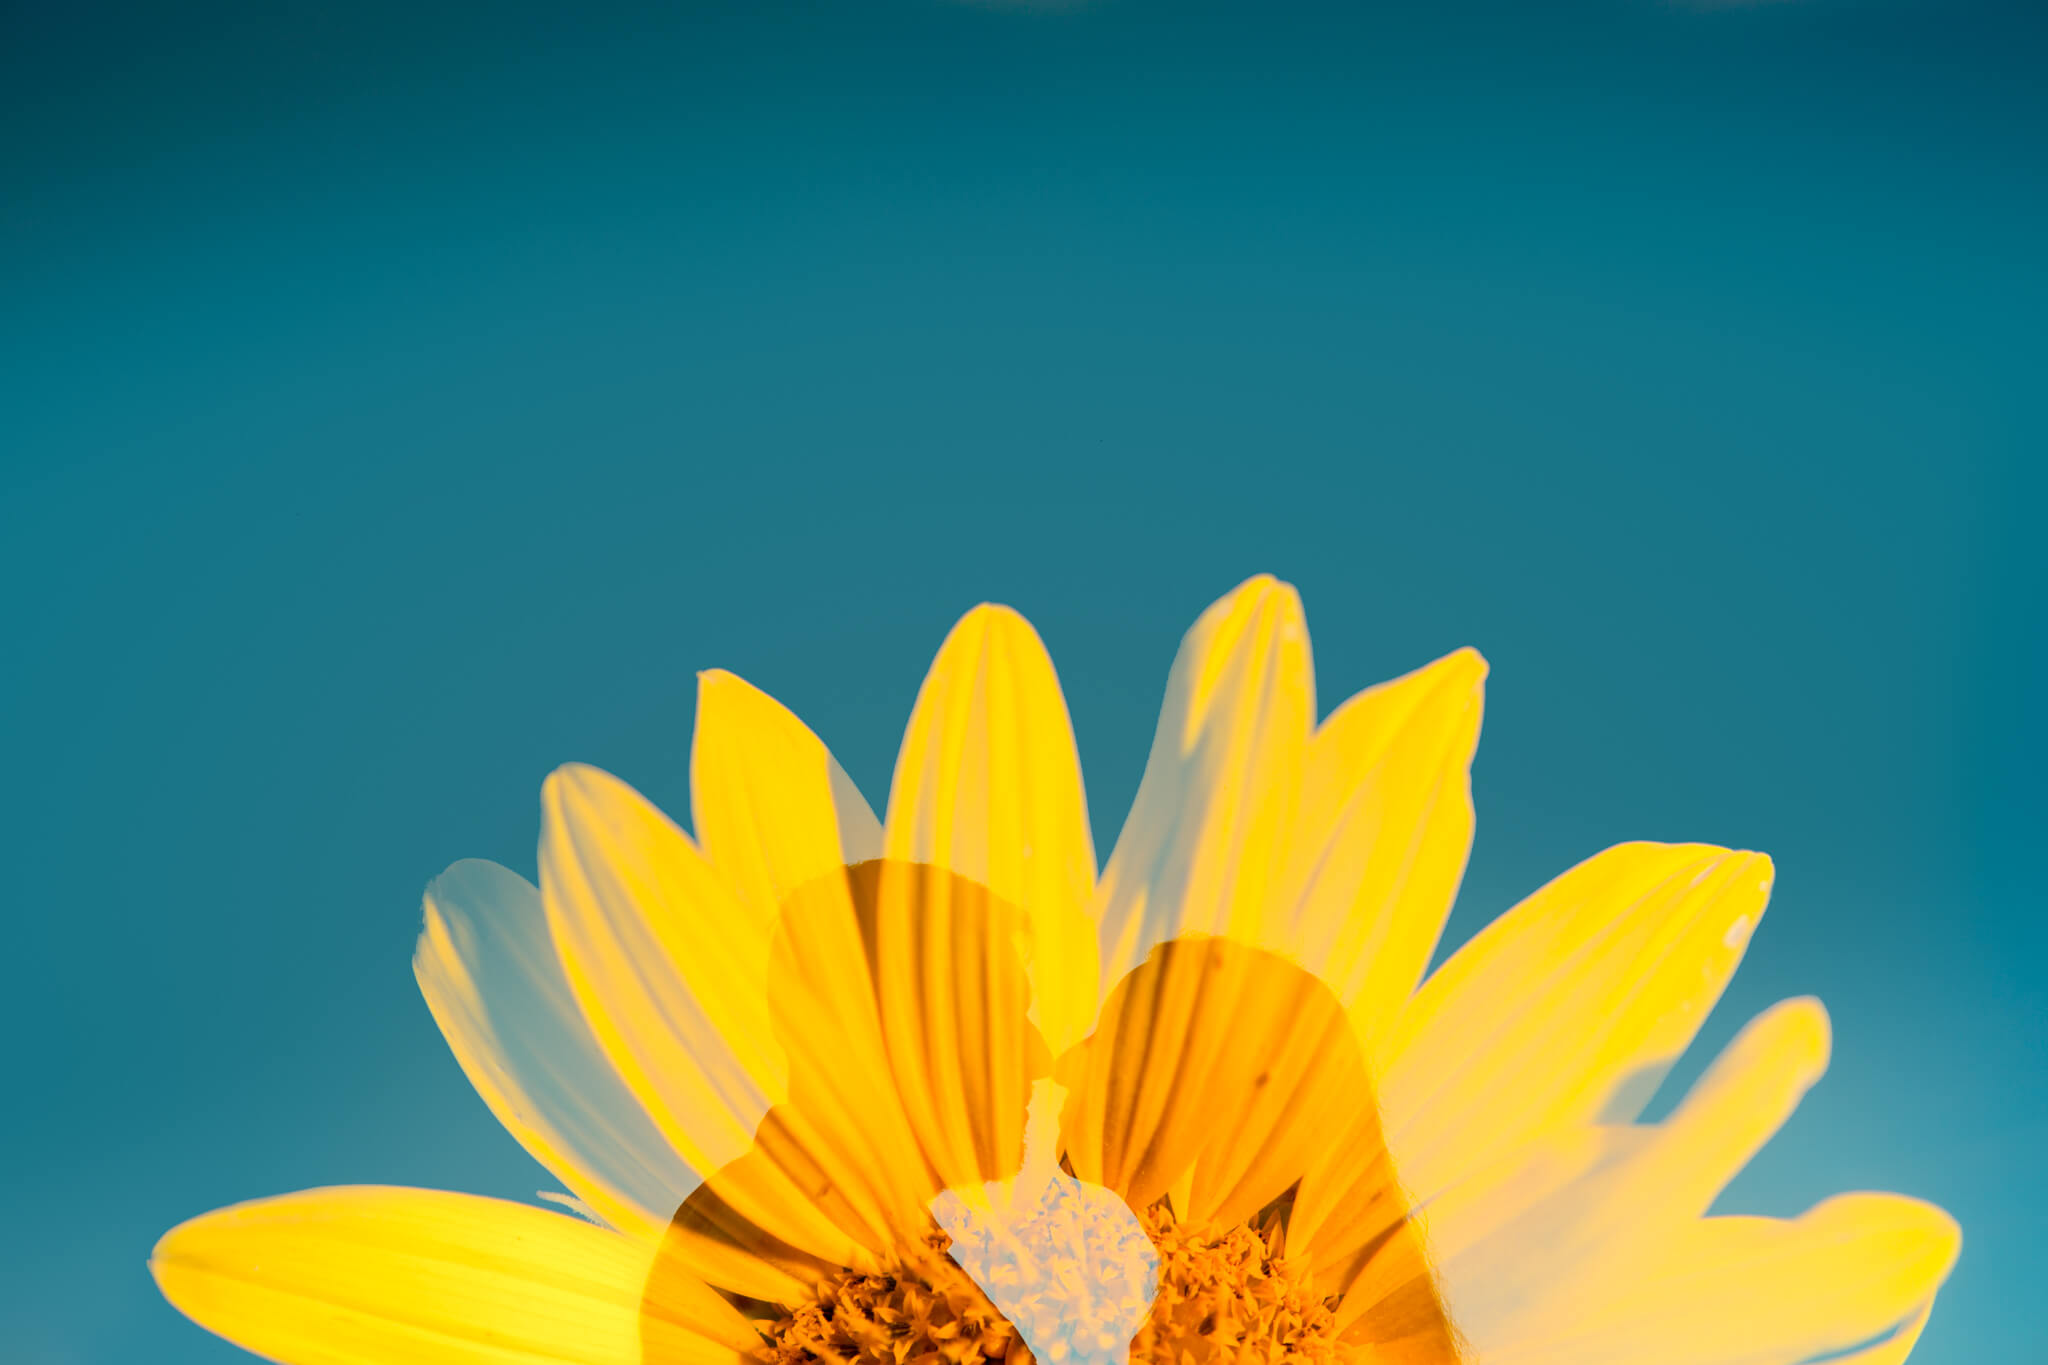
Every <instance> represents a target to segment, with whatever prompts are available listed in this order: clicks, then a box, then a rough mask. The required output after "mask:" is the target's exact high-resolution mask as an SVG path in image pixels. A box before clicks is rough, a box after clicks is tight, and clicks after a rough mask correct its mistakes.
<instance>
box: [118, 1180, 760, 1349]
mask: <svg viewBox="0 0 2048 1365" xmlns="http://www.w3.org/2000/svg"><path fill="white" fill-rule="evenodd" d="M647 1267H648V1250H647V1248H646V1247H644V1246H643V1245H640V1244H638V1243H635V1242H633V1241H631V1240H629V1239H627V1238H624V1237H621V1236H618V1235H617V1234H615V1233H611V1232H607V1231H605V1230H604V1229H602V1228H598V1227H594V1226H592V1225H590V1224H588V1223H584V1222H582V1221H580V1220H578V1219H574V1218H569V1217H566V1216H563V1215H561V1214H555V1213H547V1212H544V1211H542V1210H540V1209H535V1208H529V1207H527V1206H525V1205H523V1204H512V1203H507V1202H505V1201H503V1200H497V1199H482V1198H477V1197H475V1196H473V1195H463V1194H447V1193H443V1192H441V1191H438V1190H406V1189H390V1188H382V1187H374V1186H358V1187H348V1188H339V1189H327V1190H309V1191H306V1192H305V1193H302V1194H292V1195H285V1196H283V1197H281V1198H277V1199H264V1200H258V1201H256V1202H254V1203H248V1204H238V1205H235V1206H233V1207H231V1208H226V1209H221V1210H219V1211H218V1212H215V1213H209V1214H206V1215H204V1216H202V1217H199V1218H195V1219H193V1220H192V1221H190V1222H188V1223H184V1224H181V1225H180V1226H178V1227H177V1228H174V1229H172V1230H171V1231H170V1232H169V1233H167V1234H166V1235H165V1236H164V1238H163V1240H162V1241H160V1242H158V1243H157V1247H156V1251H155V1253H154V1255H153V1256H152V1257H151V1259H150V1270H151V1272H152V1273H153V1274H154V1275H155V1276H156V1281H157V1285H158V1287H159V1288H161V1289H162V1290H163V1293H164V1296H165V1297H166V1298H168V1299H169V1300H170V1301H171V1302H172V1303H173V1304H174V1305H176V1306H177V1308H178V1309H179V1311H181V1312H183V1313H184V1314H185V1315H186V1316H188V1317H190V1318H191V1319H192V1320H193V1321H195V1322H197V1323H199V1324H200V1325H201V1326H203V1327H205V1328H207V1329H208V1330H209V1331H213V1332H217V1333H219V1334H220V1335H221V1336H224V1337H226V1338H227V1339H228V1340H230V1341H232V1342H234V1343H236V1344H237V1345H239V1346H243V1347H246V1348H247V1349H249V1350H251V1351H254V1352H256V1353H257V1354H258V1355H263V1356H267V1357H269V1358H270V1359H272V1360H277V1361H282V1362H284V1363H285V1365H416V1363H417V1365H429V1363H431V1365H639V1363H640V1361H641V1360H642V1359H643V1355H642V1352H643V1350H644V1351H645V1353H646V1354H645V1357H644V1358H645V1359H648V1360H661V1361H675V1362H678V1365H736V1362H737V1360H738V1356H739V1353H740V1352H741V1351H743V1350H745V1349H746V1348H747V1347H749V1346H750V1345H753V1344H755V1343H756V1341H757V1340H758V1339H757V1338H756V1337H755V1336H754V1334H753V1332H752V1331H751V1330H750V1329H749V1328H748V1327H747V1325H746V1323H745V1322H744V1321H742V1320H741V1318H740V1316H739V1314H738V1313H736V1312H734V1311H733V1310H732V1308H731V1307H730V1306H728V1305H727V1304H726V1303H725V1301H724V1300H723V1299H721V1298H719V1297H718V1296H717V1295H716V1294H713V1293H712V1292H711V1291H710V1290H709V1289H706V1288H705V1287H704V1286H703V1285H701V1284H695V1283H692V1282H688V1281H684V1280H681V1279H677V1280H673V1281H670V1282H668V1283H666V1284H664V1286H663V1287H662V1292H661V1294H660V1296H659V1297H657V1298H652V1299H648V1300H646V1301H644V1302H643V1299H642V1290H643V1283H644V1281H645V1280H646V1276H647Z"/></svg>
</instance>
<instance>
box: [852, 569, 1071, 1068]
mask: <svg viewBox="0 0 2048 1365" xmlns="http://www.w3.org/2000/svg"><path fill="white" fill-rule="evenodd" d="M885 846H886V848H887V851H888V856H889V857H890V858H892V859H896V860H899V861H903V862H916V863H929V864H932V865H934V866H937V867H942V868H945V869H947V870H948V871H951V872H954V873H956V874H958V875H959V876H961V877H964V878H967V879H968V880H970V881H973V882H977V883H979V884H980V885H982V886H985V887H987V888H988V889H989V890H990V891H991V892H993V893H994V894H995V895H996V896H997V897H999V898H1000V899H1002V900H1004V901H1006V902H1008V903H1009V904H1011V905H1014V906H1017V907H1018V908H1020V909H1021V910H1023V911H1024V913H1025V916H1026V920H1027V923H1028V926H1029V942H1028V944H1027V945H1026V948H1027V952H1028V959H1029V961H1028V966H1029V971H1030V978H1031V997H1032V998H1031V1017H1032V1019H1033V1021H1034V1022H1035V1023H1036V1024H1037V1026H1038V1028H1039V1030H1040V1032H1041V1034H1042V1035H1043V1036H1044V1038H1045V1040H1046V1042H1047V1044H1048V1045H1049V1046H1050V1047H1051V1048H1053V1049H1054V1050H1055V1051H1059V1050H1063V1049H1065V1048H1066V1047H1068V1046H1069V1045H1071V1044H1072V1043H1074V1042H1076V1041H1078V1040H1079V1039H1080V1037H1081V1036H1082V1035H1083V1034H1084V1033H1086V1032H1087V1031H1088V1027H1089V1025H1090V1024H1091V1023H1092V1022H1093V1020H1094V1016H1095V1005H1096V997H1097V984H1096V978H1097V954H1096V943H1095V929H1094V924H1093V922H1092V921H1091V920H1090V919H1089V918H1088V906H1089V901H1090V899H1091V897H1092V896H1093V895H1094V892H1095V845H1094V840H1093V836H1092V835H1091V834H1090V832H1089V828H1088V800H1087V795H1086V793H1085V791H1084V790H1083V788H1082V785H1081V762H1080V758H1079V755H1078V754H1077V752H1076V750H1075V746H1074V730H1073V724H1072V722H1071V721H1070V720H1069V719H1068V716H1067V704H1066V699H1065V698H1064V697H1063V696H1062V695H1061V693H1060V684H1059V678H1058V677H1057V675H1055V674H1054V672H1053V667H1052V660H1051V659H1050V658H1049V657H1048V656H1047V655H1046V652H1045V646H1044V644H1043V643H1041V642H1040V640H1039V638H1038V633H1037V632H1036V631H1034V630H1033V629H1032V628H1031V626H1030V624H1029V623H1028V622H1026V621H1025V620H1024V618H1023V617H1021V616H1019V615H1018V614H1017V613H1016V612H1014V611H1012V610H1010V609H1009V608H1008V607H999V606H980V607H977V608H975V609H974V610H973V611H971V612H969V613H968V614H967V615H966V616H965V617H964V618H962V620H961V621H960V623H959V624H958V625H956V626H955V627H954V628H953V630H952V632H951V633H950V634H949V635H947V637H946V641H945V643H944V644H943V645H942V646H941V647H940V649H939V653H938V657H937V658H936V659H934V660H933V662H932V666H931V671H930V672H929V673H927V674H926V676H925V680H924V685H923V687H922V688H920V689H919V691H918V696H917V705H916V707H915V709H913V711H912V712H911V717H910V725H909V728H908V729H907V731H906V732H905V734H904V737H903V747H902V750H901V751H900V753H899V754H898V756H897V760H896V775H895V780H894V782H893V783H892V784H891V786H890V789H889V818H888V826H887V833H886V835H885Z"/></svg>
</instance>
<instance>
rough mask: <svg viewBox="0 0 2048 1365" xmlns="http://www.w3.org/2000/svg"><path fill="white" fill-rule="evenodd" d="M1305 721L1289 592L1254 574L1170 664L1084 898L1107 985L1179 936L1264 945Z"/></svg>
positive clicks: (1310, 679) (1307, 711)
mask: <svg viewBox="0 0 2048 1365" xmlns="http://www.w3.org/2000/svg"><path fill="white" fill-rule="evenodd" d="M1314 721H1315V672H1314V667H1313V664H1312V662H1311V660H1310V656H1309V640H1308V627H1307V625H1306V623H1305V622H1304V620H1303V618H1302V612H1301V601H1300V599H1299V598H1298V597H1297V596H1296V595H1295V592H1294V589H1293V588H1291V587H1289V586H1288V585H1287V584H1284V583H1281V582H1279V581H1277V580H1275V579H1273V578H1270V577H1266V576H1263V575H1262V576H1260V577H1258V578H1254V579H1251V580H1250V581H1248V582H1246V583H1244V584H1243V585H1241V586H1240V587H1238V588H1237V589H1236V590H1235V591H1233V592H1231V593H1230V594H1229V595H1228V596H1226V597H1224V598H1223V599H1222V600H1221V601H1219V602H1217V603H1216V604H1215V605H1214V606H1212V607H1210V608H1209V609H1208V610H1207V611H1205V612H1203V613H1202V616H1201V618H1200V619H1199V620H1198V621H1196V622H1195V625H1194V628H1193V629H1192V630H1190V631H1189V632H1188V634H1187V637H1186V639H1185V640H1183V641H1182V643H1181V648H1180V653H1179V655H1178V656H1177V657H1176V658H1175V659H1174V663H1173V670H1172V672H1171V674H1170V675H1169V677H1168V678H1167V684H1166V700H1165V703H1164V705H1163V706H1162V707H1161V710H1160V715H1159V729H1158V732H1157V733H1156V734H1155V735H1154V737H1153V741H1152V754H1151V757H1150V758H1149V759H1148V760H1147V762H1146V765H1145V776H1144V779H1143V780H1142V781H1141V782H1140V784H1139V787H1138V796H1137V800H1136V801H1135V802H1134V803H1133V805H1132V807H1131V813H1130V816H1129V818H1128V819H1127V820H1126V821H1125V823H1124V828H1123V832H1122V833H1121V834H1120V835H1119V836H1118V838H1117V844H1116V851H1115V852H1114V853H1113V854H1112V855H1111V857H1110V860H1109V866H1108V867H1107V868H1105V869H1104V870H1103V874H1102V880H1101V882H1100V883H1099V885H1098V886H1097V887H1096V894H1095V905H1096V912H1095V914H1096V919H1097V922H1098V925H1099V932H1100V941H1101V944H1102V961H1103V979H1104V981H1105V983H1108V984H1113V983H1115V982H1116V981H1118V980H1120V979H1121V978H1122V977H1123V976H1124V974H1125V973H1126V972H1128V971H1130V970H1131V968H1132V967H1134V966H1135V965H1136V964H1137V963H1138V962H1139V960H1140V959H1142V958H1143V957H1144V955H1145V954H1146V953H1147V952H1148V951H1149V950H1150V949H1151V948H1152V946H1153V945H1154V944H1157V943H1161V942H1164V941H1165V940H1167V939H1169V938H1172V937H1174V936H1175V935H1177V934H1184V933H1208V934H1227V935H1229V936H1231V937H1233V938H1236V939H1239V940H1240V941H1243V942H1249V943H1264V942H1268V941H1270V939H1271V937H1272V936H1273V933H1274V929H1273V924H1272V920H1273V919H1274V917H1275V913H1276V912H1275V907H1274V905H1273V896H1274V894H1275V892H1276V883H1277V879H1278V877H1279V875H1280V871H1281V858H1282V857H1283V855H1284V845H1285V840H1286V836H1287V832H1288V830H1289V829H1290V827H1291V825H1292V822H1293V820H1294V814H1295V808H1296V804H1297V801H1298V798H1299V796H1300V789H1301V776H1302V762H1303V754H1304V751H1305V750H1306V749H1307V747H1308V737H1309V729H1310V727H1311V726H1312V725H1313V724H1314ZM1161 1083H1162V1084H1165V1081H1164V1080H1162V1082H1161Z"/></svg>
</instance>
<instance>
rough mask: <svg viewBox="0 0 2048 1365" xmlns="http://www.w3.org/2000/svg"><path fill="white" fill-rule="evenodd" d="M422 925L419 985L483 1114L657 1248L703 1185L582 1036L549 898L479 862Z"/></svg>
mask: <svg viewBox="0 0 2048 1365" xmlns="http://www.w3.org/2000/svg"><path fill="white" fill-rule="evenodd" d="M425 911H426V928H425V930H424V931H423V932H422V933H421V934H420V942H419V948H418V950H417V952H416V953H415V954H414V956H413V974H414V976H415V977H417V978H418V980H419V985H420V992H421V994H423V995H424V996H425V997H426V1000H427V1007H428V1009H430V1010H431V1011H433V1015H434V1020H435V1022H436V1023H438V1024H439V1025H440V1026H441V1033H442V1035H443V1036H444V1037H445V1038H447V1040H448V1046H449V1047H450V1048H451V1049H452V1050H453V1051H454V1053H455V1058H456V1060H457V1061H458V1062H460V1063H461V1064H462V1070H463V1072H464V1074H465V1075H467V1076H468V1077H469V1079H470V1083H471V1084H473V1085H474V1086H475V1087H476V1089H477V1093H478V1094H479V1095H481V1096H482V1097H483V1099H484V1103H486V1104H488V1105H489V1106H490V1108H491V1112H492V1113H493V1114H495V1115H497V1117H498V1121H499V1122H500V1123H502V1124H504V1125H505V1128H506V1130H507V1131H509V1132H510V1133H511V1134H512V1136H513V1137H515V1138H517V1139H518V1140H519V1142H520V1145H522V1146H523V1147H525V1148H526V1150H527V1151H528V1152H531V1153H532V1154H533V1156H534V1159H535V1160H537V1161H539V1162H540V1163H541V1164H542V1165H543V1166H545V1167H547V1168H548V1169H549V1170H550V1171H552V1172H554V1174H555V1176H556V1177H557V1178H558V1179H560V1180H561V1181H562V1183H563V1184H564V1185H566V1186H567V1187H568V1188H569V1189H571V1190H573V1191H574V1192H575V1193H576V1196H577V1197H578V1198H579V1199H581V1200H582V1201H583V1203H584V1204H585V1205H586V1206H588V1207H589V1208H590V1209H591V1210H592V1211H593V1212H594V1213H596V1214H597V1215H598V1216H599V1217H601V1218H603V1219H604V1220H605V1221H606V1222H607V1223H610V1224H611V1225H612V1226H613V1227H615V1228H618V1229H619V1230H621V1231H622V1232H629V1233H631V1234H633V1235H635V1236H638V1237H640V1238H641V1239H643V1240H649V1241H651V1240H654V1239H658V1238H659V1237H660V1236H661V1235H662V1232H663V1230H664V1229H665V1228H666V1227H667V1226H668V1221H669V1218H670V1216H671V1215H673V1214H674V1212H675V1210H676V1208H677V1206H678V1205H680V1204H681V1203H682V1201H683V1199H684V1197H685V1196H687V1195H688V1194H689V1193H690V1191H691V1190H692V1189H694V1188H695V1187H696V1185H697V1177H696V1175H695V1173H693V1172H692V1171H691V1170H690V1168H689V1166H688V1165H687V1164H685V1163H684V1161H683V1160H682V1159H681V1158H680V1157H678V1156H677V1155H676V1152H675V1149H674V1148H673V1147H672V1146H671V1145H670V1144H669V1142H668V1141H667V1139H665V1138H664V1137H663V1136H662V1135H661V1132H660V1130H659V1129H657V1128H656V1127H655V1126H654V1123H653V1121H652V1120H650V1119H649V1118H648V1117H647V1114H646V1111H645V1110H643V1109H642V1108H641V1107H640V1102H639V1101H638V1100H636V1099H635V1098H634V1097H633V1093H632V1091H631V1090H630V1089H628V1088H627V1086H626V1083H625V1082H624V1081H623V1080H621V1079H620V1078H619V1075H618V1073H617V1072H616V1071H614V1070H613V1069H612V1065H611V1062H610V1060H609V1059H608V1058H607V1057H606V1056H605V1054H604V1049H603V1048H601V1047H600V1046H598V1042H597V1039H596V1038H595V1037H593V1036H592V1034H591V1032H590V1026H589V1025H588V1024H587V1023H586V1022H584V1019H583V1013H582V1011H581V1010H579V1009H578V1008H577V1007H576V1001H575V998H574V996H573V995H572V994H571V993H570V990H569V983H568V981H567V979H566V978H565V977H564V976H563V975H562V964H561V960H560V958H558V957H557V956H556V954H555V945H554V942H553V940H552V939H551V938H550V937H549V934H548V921H547V914H546V912H545V911H544V910H543V909H542V908H541V901H540V892H539V891H537V890H535V889H534V887H533V885H532V884H531V883H530V882H528V881H527V880H526V879H525V878H524V877H521V876H519V875H518V874H516V873H514V872H511V871H508V870H507V869H505V868H502V867H499V866H498V865H497V864H496V863H489V862H484V861H481V860H478V859H469V860H465V861H463V862H459V863H456V864H455V865H454V866H452V867H450V868H449V869H448V870H447V871H446V872H443V873H442V874H441V875H440V876H439V877H436V878H435V879H434V881H433V884H432V885H430V886H429V887H428V888H427V894H426V905H425Z"/></svg>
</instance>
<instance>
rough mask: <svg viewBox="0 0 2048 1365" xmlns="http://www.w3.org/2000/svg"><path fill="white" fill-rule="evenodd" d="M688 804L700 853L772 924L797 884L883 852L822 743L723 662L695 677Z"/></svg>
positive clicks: (866, 812)
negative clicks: (695, 709) (726, 669)
mask: <svg viewBox="0 0 2048 1365" xmlns="http://www.w3.org/2000/svg"><path fill="white" fill-rule="evenodd" d="M690 812H691V814H690V818H691V821H692V822H693V823H694V825H695V826H696V830H697V839H698V841H699V843H700V844H701V845H702V847H703V850H704V856H705V857H707V858H709V859H710V860H711V863H712V865H713V866H715V867H716V868H718V870H719V871H720V872H721V873H723V874H724V875H725V878H726V880H727V881H728V882H729V883H731V885H732V886H733V888H734V889H735V890H736V891H737V893H738V895H739V898H740V900H741V902H742V903H744V904H745V905H746V906H747V907H749V908H750V909H751V910H752V911H753V912H754V914H755V915H756V916H758V917H759V918H761V919H762V920H763V921H765V922H766V923H769V924H771V925H772V924H773V923H774V922H775V919H776V917H777V916H778V915H780V914H781V913H782V907H783V904H784V902H785V901H786V900H787V899H788V897H789V896H790V894H791V893H792V892H794V891H795V890H796V889H797V888H798V887H800V886H805V885H808V884H809V883H811V882H813V881H815V880H817V879H818V878H819V877H822V876H824V875H825V874H826V873H828V872H832V871H836V870H837V869H839V868H841V867H844V866H846V865H847V864H849V863H857V862H862V861H865V860H866V859H869V858H874V857H879V856H880V854H881V848H882V841H881V828H882V827H881V825H880V823H879V822H878V821H877V820H876V819H875V815H874V812H873V811H872V810H870V809H869V808H868V804H867V802H866V800H865V799H863V798H862V796H861V794H860V792H859V790H858V789H856V788H855V787H854V785H853V782H852V780H851V779H850V778H848V777H847V775H846V773H845V771H844V770H843V769H841V768H840V766H839V764H838V763H837V762H836V761H834V759H833V757H832V755H831V753H830V752H829V751H828V750H827V749H826V748H825V745H824V743H823V742H822V741H820V740H819V739H818V737H817V736H816V735H814V734H812V733H811V731H810V729H809V728H808V727H807V726H805V725H804V723H803V722H802V721H800V720H798V719H797V718H796V716H795V715H793V714H792V713H791V712H790V710H789V709H788V708H787V707H785V706H783V705H782V703H781V702H778V701H776V700H775V698H773V697H771V696H769V695H768V694H767V693H766V692H763V691H761V690H760V689H759V688H757V687H755V686H754V685H753V684H751V683H749V682H747V681H745V680H744V679H741V678H738V677H735V676H734V675H733V674H731V673H727V672H726V671H724V670H723V669H712V670H710V671H708V672H705V673H701V674H699V675H698V677H697V730H696V736H695V738H694V739H693V740H692V741H691V745H690ZM762 985H763V987H764V988H765V982H763V983H762Z"/></svg>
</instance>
